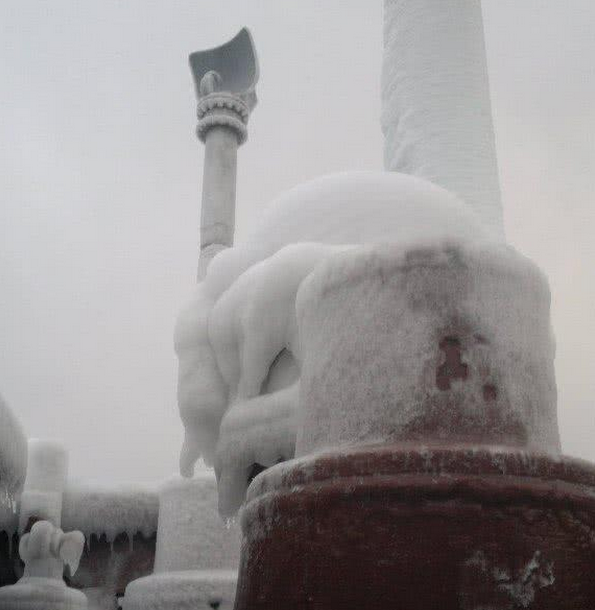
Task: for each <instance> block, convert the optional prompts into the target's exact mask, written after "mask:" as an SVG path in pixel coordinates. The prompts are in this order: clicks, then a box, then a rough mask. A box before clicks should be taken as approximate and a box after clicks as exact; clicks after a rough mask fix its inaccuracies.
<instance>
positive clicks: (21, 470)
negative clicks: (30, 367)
mask: <svg viewBox="0 0 595 610" xmlns="http://www.w3.org/2000/svg"><path fill="white" fill-rule="evenodd" d="M26 471H27V439H26V437H25V434H24V432H23V429H22V427H21V425H20V424H19V422H18V420H17V418H16V417H15V415H14V413H13V412H12V411H11V409H10V408H9V406H8V405H7V404H6V402H5V401H4V400H3V398H2V396H0V511H1V510H4V508H2V507H6V506H10V505H11V503H12V501H13V499H14V496H15V494H17V493H18V492H20V490H21V489H22V487H23V484H24V482H25V474H26Z"/></svg>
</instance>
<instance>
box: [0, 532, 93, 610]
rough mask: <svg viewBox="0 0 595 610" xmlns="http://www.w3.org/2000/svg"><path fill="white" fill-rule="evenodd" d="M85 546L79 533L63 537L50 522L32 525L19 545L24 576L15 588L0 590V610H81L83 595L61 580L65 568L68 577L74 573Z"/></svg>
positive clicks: (84, 605)
mask: <svg viewBox="0 0 595 610" xmlns="http://www.w3.org/2000/svg"><path fill="white" fill-rule="evenodd" d="M84 544H85V539H84V536H83V534H82V533H81V532H69V533H66V534H65V533H64V532H63V531H62V530H61V529H60V528H59V527H56V526H55V525H53V524H52V523H50V522H49V521H37V522H36V523H34V524H33V526H32V527H31V531H30V532H27V533H26V534H24V535H23V536H22V537H21V541H20V544H19V555H20V557H21V559H22V560H23V562H24V564H25V572H24V575H23V577H22V578H21V580H19V582H18V583H17V584H16V585H12V586H8V587H3V588H2V589H0V609H1V610H17V609H22V610H84V609H85V608H86V607H87V600H86V597H85V595H84V594H83V593H81V592H79V591H75V590H73V589H69V588H67V587H66V584H65V583H64V580H63V572H64V567H65V566H66V567H67V568H68V569H69V572H70V574H71V575H72V574H74V573H75V572H76V571H77V569H78V565H79V561H80V558H81V554H82V552H83V546H84Z"/></svg>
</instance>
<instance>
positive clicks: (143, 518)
mask: <svg viewBox="0 0 595 610" xmlns="http://www.w3.org/2000/svg"><path fill="white" fill-rule="evenodd" d="M158 514H159V499H158V495H157V491H156V489H155V488H152V487H149V486H141V485H122V486H118V487H103V488H102V487H94V486H92V485H88V484H83V483H69V484H68V486H67V488H66V491H65V492H64V498H63V505H62V527H63V528H64V529H65V530H66V531H69V530H80V531H81V532H83V534H85V538H86V540H87V545H89V544H90V543H91V537H92V536H95V537H96V538H97V539H99V538H100V537H101V536H105V537H106V539H107V541H108V542H109V543H110V544H113V542H114V540H115V539H116V537H117V536H119V535H120V534H126V535H127V537H128V541H129V543H130V544H132V540H133V538H134V535H135V534H137V533H140V534H142V535H143V536H144V537H145V538H149V537H151V536H153V535H154V534H155V532H156V531H157V518H158Z"/></svg>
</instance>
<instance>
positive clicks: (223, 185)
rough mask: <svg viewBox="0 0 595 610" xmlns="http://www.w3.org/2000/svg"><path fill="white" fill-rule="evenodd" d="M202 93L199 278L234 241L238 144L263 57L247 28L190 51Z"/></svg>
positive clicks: (199, 93) (245, 132)
mask: <svg viewBox="0 0 595 610" xmlns="http://www.w3.org/2000/svg"><path fill="white" fill-rule="evenodd" d="M190 67H191V70H192V76H193V78H194V82H195V85H196V93H197V97H198V112H197V114H198V127H197V135H198V137H199V139H200V140H201V141H202V142H203V143H204V145H205V161H204V171H203V191H202V209H201V222H200V257H199V263H198V279H199V280H202V279H203V278H204V276H205V274H206V270H207V267H208V265H209V262H210V261H211V259H212V258H213V257H214V256H215V255H216V254H217V253H218V252H220V251H221V250H223V249H224V248H228V247H230V246H231V245H233V236H234V230H235V206H236V178H237V154H238V147H239V146H240V145H241V144H243V143H244V142H245V141H246V139H247V137H248V130H247V124H248V119H249V117H250V113H251V112H252V110H253V108H254V106H255V105H256V93H255V87H256V83H257V81H258V59H257V56H256V50H255V48H254V43H253V41H252V36H251V35H250V32H249V31H248V30H247V29H246V28H244V29H243V30H241V32H240V33H239V34H238V35H237V36H236V37H235V38H234V39H233V40H231V41H230V42H228V43H226V44H224V45H222V46H220V47H217V48H215V49H210V50H208V51H199V52H196V53H192V54H191V55H190Z"/></svg>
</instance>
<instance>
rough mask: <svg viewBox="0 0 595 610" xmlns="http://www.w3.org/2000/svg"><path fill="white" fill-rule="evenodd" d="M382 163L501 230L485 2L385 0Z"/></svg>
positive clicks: (464, 0) (491, 226) (499, 232)
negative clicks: (434, 187) (444, 193)
mask: <svg viewBox="0 0 595 610" xmlns="http://www.w3.org/2000/svg"><path fill="white" fill-rule="evenodd" d="M384 38H385V43H384V47H385V49H384V66H383V78H382V126H383V131H384V134H385V167H386V169H388V170H391V171H398V172H404V173H408V174H412V175H416V176H421V177H423V178H426V179H428V180H430V181H431V182H434V183H435V184H439V185H440V186H443V187H444V188H446V189H448V190H449V191H451V192H452V193H455V194H457V195H458V196H459V197H460V198H461V199H462V200H463V201H464V202H465V203H466V204H467V205H469V206H470V207H471V208H473V209H474V210H475V211H476V212H477V213H478V215H479V216H480V217H481V219H482V221H483V222H484V223H485V224H486V226H487V227H489V228H490V229H491V230H493V231H494V232H495V233H497V234H499V235H503V221H502V205H501V196H500V187H499V180H498V164H497V160H496V147H495V137H494V127H493V121H492V111H491V104H490V92H489V82H488V71H487V61H486V51H485V42H484V35H483V21H482V12H481V2H479V1H475V0H473V1H470V0H416V1H415V2H412V1H411V0H385V31H384Z"/></svg>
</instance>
